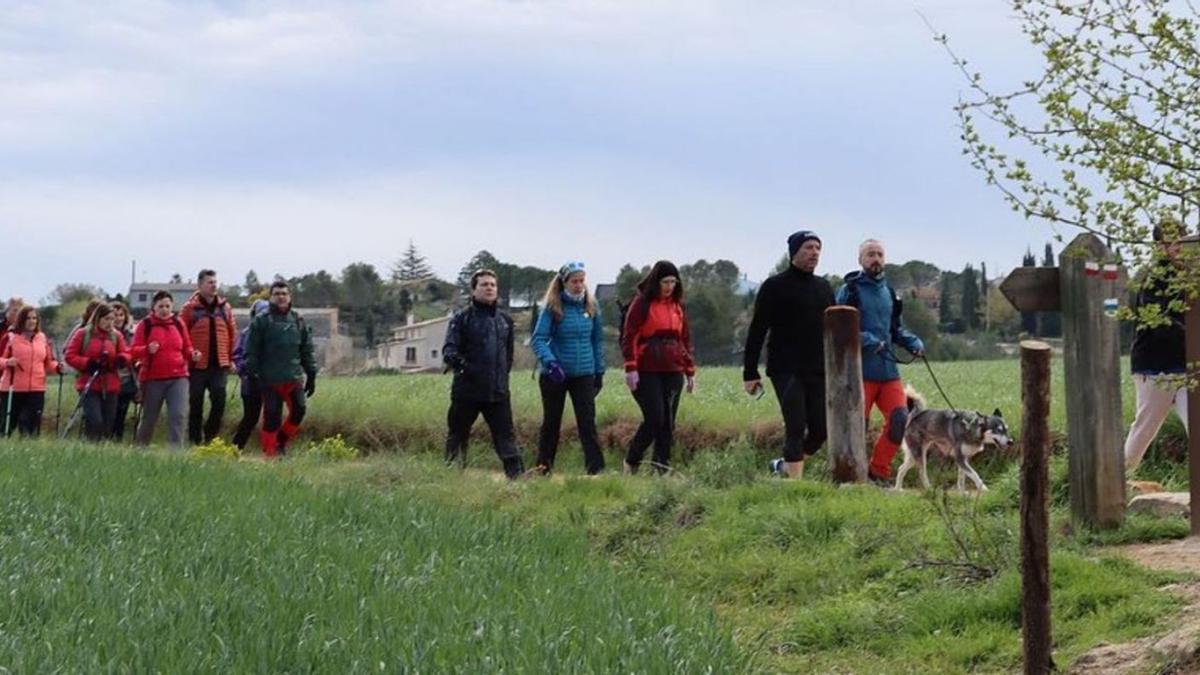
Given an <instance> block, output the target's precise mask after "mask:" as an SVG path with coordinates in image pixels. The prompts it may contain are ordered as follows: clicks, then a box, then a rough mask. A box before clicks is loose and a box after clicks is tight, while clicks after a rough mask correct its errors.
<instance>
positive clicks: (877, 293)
mask: <svg viewBox="0 0 1200 675" xmlns="http://www.w3.org/2000/svg"><path fill="white" fill-rule="evenodd" d="M858 263H859V264H860V265H862V269H861V270H859V271H856V272H851V273H850V274H847V275H846V277H845V278H846V283H845V284H844V285H843V286H842V287H841V288H839V289H838V292H837V303H838V304H839V305H850V306H852V307H856V308H857V309H858V311H859V329H860V331H861V337H862V369H863V398H864V404H863V412H865V413H866V415H867V419H868V420H869V419H870V418H871V407H872V406H875V407H877V408H879V412H880V413H881V414H883V432H882V433H881V434H880V435H879V440H878V441H876V442H875V451H874V452H873V453H871V466H870V468H869V469H868V474H869V476H870V478H871V481H872V482H874V483H877V484H881V485H882V484H890V480H891V477H892V459H893V458H894V457H895V456H896V450H898V449H899V448H900V441H902V440H903V439H904V429H905V427H906V426H907V425H908V406H907V402H908V401H907V397H906V396H905V394H904V383H903V382H901V381H900V369H899V368H897V367H896V353H895V351H893V350H892V344H897V345H900V346H901V347H903V348H905V349H906V350H908V351H909V352H911V353H912V354H914V355H916V356H923V355H924V354H925V344H924V343H923V342H921V338H919V337H917V336H916V335H914V334H913V333H912V332H911V331H909V330H908V329H906V328H905V327H904V326H903V325H902V324H901V322H900V314H901V312H902V311H903V303H902V302H901V301H900V296H899V295H897V294H896V292H895V291H894V290H892V287H891V286H889V285H888V283H887V279H884V276H883V267H884V250H883V244H882V243H880V242H879V241H876V240H874V239H868V240H866V241H864V242H863V243H862V245H860V246H859V247H858Z"/></svg>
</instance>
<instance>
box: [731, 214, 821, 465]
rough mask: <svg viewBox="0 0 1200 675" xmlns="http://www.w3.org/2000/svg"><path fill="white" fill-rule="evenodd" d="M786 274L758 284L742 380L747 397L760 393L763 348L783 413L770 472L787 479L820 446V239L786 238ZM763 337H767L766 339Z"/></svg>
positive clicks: (810, 236) (813, 236) (800, 234)
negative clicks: (777, 455) (779, 454)
mask: <svg viewBox="0 0 1200 675" xmlns="http://www.w3.org/2000/svg"><path fill="white" fill-rule="evenodd" d="M788 257H789V258H790V259H791V265H789V266H788V269H787V270H785V271H783V272H781V273H779V274H776V275H775V276H773V277H771V278H770V279H767V280H766V281H764V282H763V284H762V286H761V287H760V288H759V289H758V295H757V297H755V299H754V318H753V319H752V320H751V321H750V330H749V331H747V333H746V353H745V362H744V365H743V370H742V380H743V382H744V384H745V387H746V392H747V393H750V394H755V395H757V394H758V393H759V392H761V391H762V386H763V385H762V377H761V376H760V375H759V374H758V359H759V355H760V354H761V353H762V348H763V342H764V340H765V341H766V345H767V377H769V378H770V379H771V386H772V388H774V389H775V396H776V397H777V398H778V399H779V408H780V410H781V411H782V412H783V427H784V433H785V440H784V444H783V458H782V459H777V460H773V461H772V462H771V468H772V469H773V470H774V471H775V472H776V473H780V474H784V475H786V476H789V477H792V478H799V477H801V476H802V475H804V458H805V457H807V456H808V455H812V454H815V453H816V452H817V450H818V449H820V447H821V445H822V444H824V443H825V438H826V436H827V431H826V427H825V342H824V340H825V336H824V330H823V326H824V320H825V309H826V308H827V307H829V306H830V305H832V304H833V288H832V287H831V286H830V285H829V282H828V281H826V280H825V279H824V278H822V277H819V276H817V275H816V274H815V273H814V271H815V270H816V268H817V263H818V262H819V261H820V259H821V239H820V237H818V236H817V235H816V234H815V233H813V232H810V231H808V230H801V231H800V232H796V233H795V234H793V235H792V236H790V237H788ZM768 333H769V334H770V335H769V337H768Z"/></svg>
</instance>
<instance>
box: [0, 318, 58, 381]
mask: <svg viewBox="0 0 1200 675" xmlns="http://www.w3.org/2000/svg"><path fill="white" fill-rule="evenodd" d="M10 358H15V359H17V361H18V364H17V366H16V367H14V368H5V369H4V374H3V375H0V393H7V392H8V391H10V390H11V391H15V392H18V393H21V392H30V391H46V374H47V373H56V372H58V361H55V360H54V349H53V348H52V347H51V346H50V341H49V340H47V339H46V334H45V333H42V332H41V331H39V332H37V333H34V335H33V338H32V339H30V338H27V337H25V336H24V335H23V334H19V333H11V334H9V337H8V346H6V347H5V348H4V352H3V355H0V359H6V360H7V359H10Z"/></svg>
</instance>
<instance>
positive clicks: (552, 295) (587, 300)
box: [542, 274, 596, 321]
mask: <svg viewBox="0 0 1200 675" xmlns="http://www.w3.org/2000/svg"><path fill="white" fill-rule="evenodd" d="M563 291H564V289H563V280H562V277H560V276H559V275H557V274H555V275H554V278H553V279H551V280H550V285H549V286H547V287H546V295H545V297H543V298H542V307H543V311H545V310H549V312H550V313H551V314H553V315H554V320H555V321H562V318H563V305H562V294H563ZM583 305H584V309H585V310H587V313H588V316H596V298H595V297H594V296H592V290H591V289H590V288H587V287H584V291H583Z"/></svg>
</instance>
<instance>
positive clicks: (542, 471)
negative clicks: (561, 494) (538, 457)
mask: <svg viewBox="0 0 1200 675" xmlns="http://www.w3.org/2000/svg"><path fill="white" fill-rule="evenodd" d="M533 475H535V476H549V475H550V467H549V466H548V465H546V464H538V465H537V466H535V467H533Z"/></svg>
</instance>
